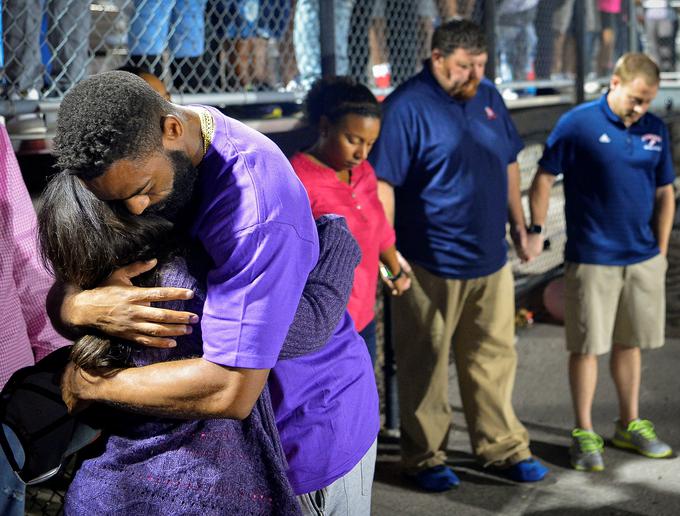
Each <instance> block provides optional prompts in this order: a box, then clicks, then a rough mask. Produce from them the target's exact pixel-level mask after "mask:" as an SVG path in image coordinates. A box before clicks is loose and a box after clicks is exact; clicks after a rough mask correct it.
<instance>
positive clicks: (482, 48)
mask: <svg viewBox="0 0 680 516" xmlns="http://www.w3.org/2000/svg"><path fill="white" fill-rule="evenodd" d="M435 48H436V49H437V50H439V51H440V52H441V53H442V54H444V55H445V56H448V55H450V54H453V53H454V52H455V51H456V49H458V48H462V49H463V50H466V51H468V52H470V53H471V54H481V53H483V52H486V37H485V36H484V31H483V30H482V29H481V27H480V26H479V25H477V24H476V23H474V22H471V21H470V20H451V21H448V22H446V23H443V24H441V25H440V26H439V27H437V28H436V29H435V31H434V34H433V35H432V50H434V49H435Z"/></svg>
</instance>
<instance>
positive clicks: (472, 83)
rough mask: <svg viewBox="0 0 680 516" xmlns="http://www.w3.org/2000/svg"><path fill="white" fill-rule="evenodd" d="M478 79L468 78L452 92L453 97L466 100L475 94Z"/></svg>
mask: <svg viewBox="0 0 680 516" xmlns="http://www.w3.org/2000/svg"><path fill="white" fill-rule="evenodd" d="M479 82H480V80H479V79H476V78H475V79H469V80H468V81H467V82H465V83H463V84H462V85H461V86H460V88H458V89H457V90H456V92H455V93H454V95H453V97H454V98H456V99H458V100H462V101H466V100H470V99H471V98H472V97H474V96H475V95H476V94H477V88H479Z"/></svg>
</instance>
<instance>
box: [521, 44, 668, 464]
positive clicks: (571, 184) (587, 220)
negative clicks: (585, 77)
mask: <svg viewBox="0 0 680 516" xmlns="http://www.w3.org/2000/svg"><path fill="white" fill-rule="evenodd" d="M658 87H659V68H658V67H657V65H656V64H655V63H654V62H653V61H652V60H651V59H649V57H647V56H645V55H644V54H636V53H631V54H625V55H624V56H622V57H621V58H620V59H619V61H618V62H617V64H616V68H615V70H614V74H613V76H612V78H611V82H610V86H609V92H608V93H607V94H606V95H604V96H603V97H602V98H601V99H600V100H596V101H593V102H588V103H586V104H582V105H580V106H578V107H576V108H574V109H572V110H571V111H569V112H568V113H566V114H565V115H564V116H563V117H562V118H561V119H560V121H559V122H558V123H557V126H556V127H555V129H554V130H553V132H552V133H551V134H550V136H549V137H548V141H547V143H546V147H545V151H544V154H543V157H542V158H541V161H540V162H539V169H538V172H537V174H536V177H535V178H534V181H533V184H532V187H531V214H532V221H533V225H535V226H536V227H537V228H538V229H541V228H542V226H543V224H544V223H545V217H546V213H547V210H548V201H549V198H550V189H551V187H552V185H553V183H554V181H555V176H556V175H557V174H560V173H561V174H563V175H564V196H565V201H566V203H565V216H566V220H567V245H566V249H565V262H566V270H565V285H566V295H565V327H566V340H567V350H568V351H569V352H570V356H569V382H570V384H571V394H572V398H573V405H574V411H575V422H576V428H574V430H573V431H572V439H573V442H572V446H571V448H570V454H571V464H572V466H573V467H574V468H575V469H577V470H581V471H601V470H602V469H604V462H603V460H602V450H603V444H602V438H601V437H600V436H599V435H597V434H596V433H595V432H594V431H593V424H592V420H591V408H592V404H593V399H594V396H595V386H596V383H597V355H600V354H603V353H607V352H608V351H609V350H610V349H611V352H612V353H611V373H612V377H613V379H614V383H615V384H616V390H617V393H618V398H619V420H618V421H617V422H616V429H615V434H614V438H613V439H612V443H613V444H614V445H615V446H618V447H621V448H627V449H632V450H635V451H637V452H639V453H641V454H643V455H645V456H647V457H652V458H660V457H668V456H669V455H671V454H672V450H671V448H670V447H669V446H668V445H667V444H666V443H664V442H662V441H661V440H659V439H658V437H657V436H656V432H655V431H654V426H653V425H652V423H651V422H650V421H648V420H646V419H640V418H639V417H638V400H639V391H640V369H641V368H640V349H641V348H642V349H651V348H657V347H660V346H662V345H663V343H664V324H665V311H666V310H665V294H664V277H665V274H666V268H667V262H666V252H667V250H668V239H669V236H670V232H671V226H672V223H673V213H674V209H675V199H674V193H673V186H672V184H671V183H672V182H673V179H674V178H675V174H674V172H673V163H672V160H671V151H670V147H671V141H670V138H669V135H668V130H667V129H666V126H665V125H664V123H663V122H662V121H661V120H660V119H659V118H658V117H656V116H654V115H652V114H650V113H647V109H648V108H649V105H650V103H651V102H652V100H653V99H654V97H655V96H656V93H657V91H658ZM542 248H543V237H542V231H537V232H536V233H534V234H532V235H530V236H529V253H530V255H531V256H536V255H538V254H539V253H540V250H541V249H542ZM612 342H613V345H612Z"/></svg>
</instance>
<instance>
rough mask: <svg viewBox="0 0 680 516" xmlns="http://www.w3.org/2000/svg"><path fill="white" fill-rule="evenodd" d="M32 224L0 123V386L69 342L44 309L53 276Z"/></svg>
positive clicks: (28, 200)
mask: <svg viewBox="0 0 680 516" xmlns="http://www.w3.org/2000/svg"><path fill="white" fill-rule="evenodd" d="M36 227H37V225H36V217H35V211H34V210H33V204H32V203H31V198H30V196H29V194H28V191H27V190H26V185H25V184H24V181H23V178H22V177H21V171H20V170H19V164H18V163H17V160H16V157H15V156H14V151H13V150H12V144H11V143H10V141H9V136H8V135H7V130H6V129H5V126H4V125H2V124H0V314H2V315H1V316H0V319H1V320H2V328H1V329H0V387H2V386H3V385H5V383H6V382H7V380H8V379H9V377H10V376H11V375H12V373H13V372H14V371H16V370H17V369H19V368H21V367H24V366H29V365H32V364H33V363H35V361H36V360H39V359H41V358H42V357H44V356H45V355H47V354H48V353H49V352H51V351H53V350H55V349H57V348H59V347H61V346H64V345H66V344H69V342H68V341H67V340H65V339H64V338H62V337H60V336H59V335H58V334H57V332H56V331H55V330H54V329H53V328H52V325H51V324H50V320H49V318H48V317H47V314H46V312H45V297H46V295H47V291H48V290H49V288H50V286H51V285H52V283H53V281H54V280H53V279H52V276H50V274H49V273H48V272H47V271H46V270H45V268H44V267H43V265H42V262H41V261H40V257H39V254H38V245H37V233H36Z"/></svg>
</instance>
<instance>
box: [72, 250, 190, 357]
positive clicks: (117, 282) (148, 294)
mask: <svg viewBox="0 0 680 516" xmlns="http://www.w3.org/2000/svg"><path fill="white" fill-rule="evenodd" d="M155 266H156V260H150V261H147V262H137V263H133V264H130V265H127V266H125V267H122V268H120V269H117V270H116V271H114V272H113V273H112V274H111V276H109V278H108V279H107V280H106V281H105V282H104V283H103V284H102V285H101V286H99V287H97V288H94V289H91V290H80V289H77V288H76V287H73V286H70V287H69V288H67V291H66V294H65V296H64V302H63V304H62V306H61V312H60V313H61V319H62V321H63V322H64V323H65V324H67V325H69V326H74V327H76V328H81V329H82V328H94V329H96V330H97V331H100V332H102V333H105V334H107V335H110V336H112V337H118V338H121V339H125V340H129V341H132V342H136V343H137V344H141V345H144V346H150V347H156V348H170V347H174V346H175V345H176V343H175V340H174V339H173V338H172V337H179V336H182V335H186V334H189V333H191V332H192V328H191V325H192V324H196V323H197V322H198V320H199V318H198V316H197V315H196V314H194V313H191V312H179V311H175V310H167V309H164V308H156V307H152V306H151V303H154V302H161V301H179V300H187V299H191V298H192V297H193V295H194V293H193V292H192V291H191V290H188V289H184V288H174V287H151V288H144V287H136V286H134V285H133V284H132V278H134V277H136V276H139V275H140V274H143V273H144V272H147V271H149V270H151V269H153V268H154V267H155Z"/></svg>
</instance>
